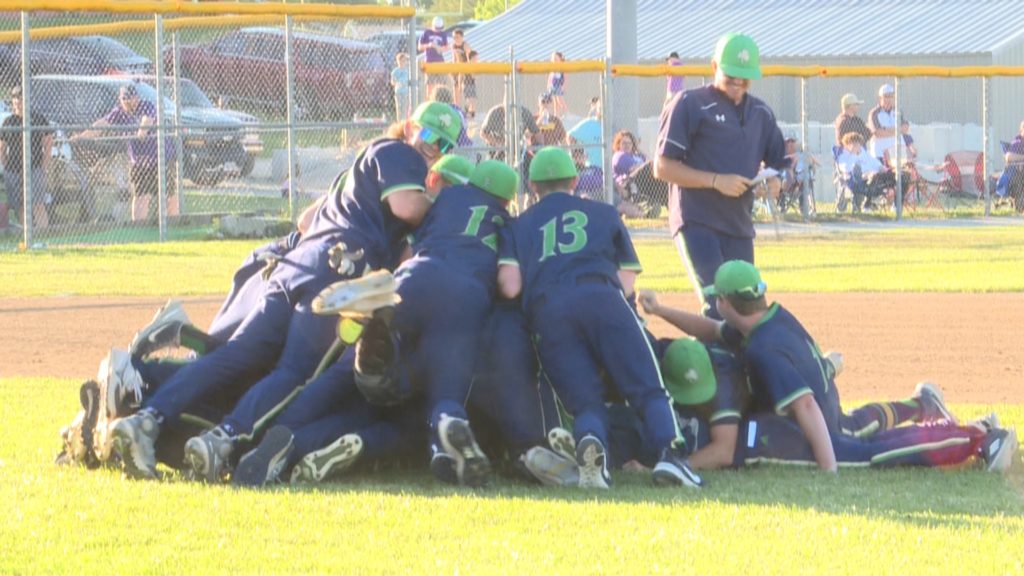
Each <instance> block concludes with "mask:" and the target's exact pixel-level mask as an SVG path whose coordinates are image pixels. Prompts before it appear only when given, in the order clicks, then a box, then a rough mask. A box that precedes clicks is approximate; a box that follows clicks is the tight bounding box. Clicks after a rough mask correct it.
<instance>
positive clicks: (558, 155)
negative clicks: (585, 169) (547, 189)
mask: <svg viewBox="0 0 1024 576" xmlns="http://www.w3.org/2000/svg"><path fill="white" fill-rule="evenodd" d="M578 175H579V172H577V171H576V163H575V162H573V161H572V157H571V156H569V153H568V152H566V151H565V150H562V149H561V148H555V147H554V146H545V147H544V148H541V149H540V150H538V151H537V153H536V154H535V155H534V156H533V161H532V162H530V181H531V182H544V181H547V180H565V179H566V178H575V177H576V176H578Z"/></svg>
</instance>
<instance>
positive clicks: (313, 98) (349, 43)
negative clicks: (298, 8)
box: [164, 28, 391, 119]
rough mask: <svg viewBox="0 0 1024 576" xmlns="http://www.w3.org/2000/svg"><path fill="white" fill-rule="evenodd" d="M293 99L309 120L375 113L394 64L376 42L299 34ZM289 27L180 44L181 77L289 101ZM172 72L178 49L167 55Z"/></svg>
mask: <svg viewBox="0 0 1024 576" xmlns="http://www.w3.org/2000/svg"><path fill="white" fill-rule="evenodd" d="M292 38H293V49H294V53H295V57H294V60H295V64H294V67H293V71H294V77H295V98H296V101H297V103H298V108H299V112H300V116H301V117H302V118H308V119H324V118H351V117H354V116H356V115H360V116H377V115H380V114H381V113H382V112H384V111H386V110H388V109H389V107H390V101H389V100H388V78H389V73H390V70H391V68H390V67H389V66H388V65H387V64H386V63H385V61H384V56H383V54H382V53H381V51H380V49H379V48H377V46H375V45H373V44H369V43H366V42H359V41H355V40H346V39H342V38H336V37H333V36H325V35H320V34H312V33H307V32H295V33H294V34H293V35H292ZM284 44H285V43H284V31H283V30H281V29H277V28H243V29H240V30H234V31H232V32H228V33H227V34H225V35H224V36H221V37H220V38H219V39H217V40H215V41H213V42H210V43H207V44H196V45H188V46H182V47H181V48H180V49H179V54H180V58H181V75H182V76H185V77H188V78H191V79H192V80H194V81H195V82H196V84H198V85H199V86H200V87H201V88H202V89H203V90H204V91H206V93H207V94H209V95H210V96H212V97H214V98H217V99H219V100H221V102H222V103H223V101H224V100H227V102H234V101H236V100H237V101H244V102H251V103H254V104H257V105H259V106H262V107H270V108H276V109H279V110H280V109H281V108H282V107H283V106H284V105H285V103H286V101H287V97H286V95H287V87H286V83H285V79H286V72H285V69H286V66H285V57H284V56H285V54H284V52H285V45H284ZM164 59H165V62H166V63H167V69H168V70H173V66H174V62H173V54H172V53H171V51H169V50H168V51H166V52H165V54H164Z"/></svg>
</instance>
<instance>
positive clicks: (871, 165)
mask: <svg viewBox="0 0 1024 576" xmlns="http://www.w3.org/2000/svg"><path fill="white" fill-rule="evenodd" d="M836 166H837V167H838V168H839V171H840V172H841V173H842V175H843V180H844V182H845V184H846V186H848V187H849V188H850V190H851V191H852V192H853V194H854V196H855V197H860V196H871V195H872V194H870V193H869V186H870V185H871V184H872V180H873V179H874V177H875V176H876V175H877V174H878V173H879V172H881V171H882V170H883V169H884V166H882V162H881V161H880V160H879V159H878V158H875V157H874V156H872V155H871V154H870V153H868V152H867V151H866V150H865V149H864V137H863V136H861V135H860V134H857V133H856V132H848V133H846V134H843V151H842V152H840V153H839V156H837V157H836ZM859 208H860V207H859V206H857V205H854V210H859Z"/></svg>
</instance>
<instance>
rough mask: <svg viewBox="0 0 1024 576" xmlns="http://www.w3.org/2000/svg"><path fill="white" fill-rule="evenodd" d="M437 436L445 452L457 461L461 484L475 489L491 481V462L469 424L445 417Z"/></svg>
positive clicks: (438, 427)
mask: <svg viewBox="0 0 1024 576" xmlns="http://www.w3.org/2000/svg"><path fill="white" fill-rule="evenodd" d="M437 435H438V437H440V439H441V446H442V447H444V451H445V452H447V453H448V455H449V456H451V457H452V458H453V459H454V460H455V475H456V477H458V479H459V484H462V485H463V486H470V487H473V488H480V487H483V486H486V485H487V483H488V482H489V480H490V478H489V477H490V474H491V462H490V461H489V460H488V459H487V456H486V455H485V454H484V453H483V451H482V450H480V446H479V445H478V444H477V443H476V438H474V437H473V430H472V429H471V428H470V427H469V422H467V421H466V420H464V419H462V418H452V417H450V416H448V415H443V416H441V422H440V423H439V424H438V425H437Z"/></svg>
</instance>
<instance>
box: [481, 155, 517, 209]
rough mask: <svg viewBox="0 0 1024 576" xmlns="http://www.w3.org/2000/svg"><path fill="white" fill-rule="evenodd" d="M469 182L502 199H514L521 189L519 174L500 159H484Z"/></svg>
mask: <svg viewBox="0 0 1024 576" xmlns="http://www.w3.org/2000/svg"><path fill="white" fill-rule="evenodd" d="M469 183H470V184H472V185H473V186H476V187H477V188H479V189H481V190H484V191H485V192H487V193H488V194H490V195H492V196H497V197H498V198H501V199H502V200H512V199H513V198H515V197H516V191H517V190H519V174H516V171H515V170H514V169H513V168H512V167H511V166H509V165H508V164H505V163H504V162H502V161H500V160H484V161H483V162H481V163H480V164H478V165H477V167H476V170H474V171H473V175H472V176H470V177H469Z"/></svg>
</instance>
